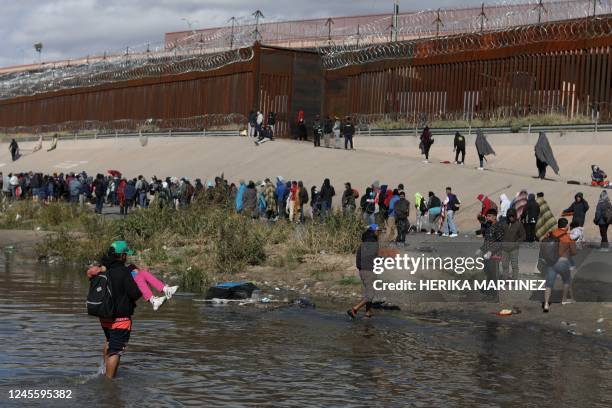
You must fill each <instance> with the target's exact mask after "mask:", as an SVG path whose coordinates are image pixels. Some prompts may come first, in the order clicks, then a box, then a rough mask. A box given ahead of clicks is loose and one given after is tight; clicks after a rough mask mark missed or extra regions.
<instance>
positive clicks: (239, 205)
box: [235, 180, 247, 213]
mask: <svg viewBox="0 0 612 408" xmlns="http://www.w3.org/2000/svg"><path fill="white" fill-rule="evenodd" d="M246 189H247V186H246V183H245V182H244V180H240V187H238V193H236V201H235V206H236V212H238V213H239V212H241V211H242V209H243V208H244V193H245V191H246Z"/></svg>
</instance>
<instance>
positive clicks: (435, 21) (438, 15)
mask: <svg viewBox="0 0 612 408" xmlns="http://www.w3.org/2000/svg"><path fill="white" fill-rule="evenodd" d="M433 22H434V23H435V24H436V37H438V36H439V35H440V26H442V27H444V23H443V22H442V19H441V18H440V9H438V11H437V12H436V19H435V20H434V21H433Z"/></svg>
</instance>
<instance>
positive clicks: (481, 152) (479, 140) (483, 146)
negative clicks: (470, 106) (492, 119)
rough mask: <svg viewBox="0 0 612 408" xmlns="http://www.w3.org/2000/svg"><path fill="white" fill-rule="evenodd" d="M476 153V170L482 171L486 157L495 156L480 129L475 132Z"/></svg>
mask: <svg viewBox="0 0 612 408" xmlns="http://www.w3.org/2000/svg"><path fill="white" fill-rule="evenodd" d="M476 152H477V153H478V161H479V167H478V170H484V162H485V160H486V157H487V156H488V155H491V154H492V155H494V156H495V150H493V148H492V147H491V145H490V144H489V141H488V140H487V137H486V136H485V134H484V133H483V132H482V129H478V130H477V131H476Z"/></svg>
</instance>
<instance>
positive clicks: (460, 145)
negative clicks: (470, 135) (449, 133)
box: [453, 132, 465, 165]
mask: <svg viewBox="0 0 612 408" xmlns="http://www.w3.org/2000/svg"><path fill="white" fill-rule="evenodd" d="M454 146H455V147H454V149H453V151H454V152H455V164H461V165H463V163H464V162H465V137H463V135H462V134H461V133H459V132H456V133H455V141H454ZM459 153H461V161H459Z"/></svg>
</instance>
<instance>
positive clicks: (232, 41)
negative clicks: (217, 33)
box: [229, 17, 236, 50]
mask: <svg viewBox="0 0 612 408" xmlns="http://www.w3.org/2000/svg"><path fill="white" fill-rule="evenodd" d="M229 21H231V22H232V33H231V34H230V50H233V49H234V27H235V25H236V17H232V18H230V19H229Z"/></svg>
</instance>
